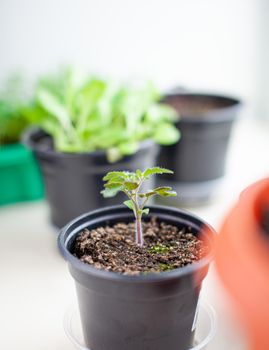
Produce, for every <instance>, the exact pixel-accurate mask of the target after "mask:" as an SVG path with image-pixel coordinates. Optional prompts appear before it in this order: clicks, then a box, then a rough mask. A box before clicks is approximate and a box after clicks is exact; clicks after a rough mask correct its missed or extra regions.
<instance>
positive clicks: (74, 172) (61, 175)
mask: <svg viewBox="0 0 269 350" xmlns="http://www.w3.org/2000/svg"><path fill="white" fill-rule="evenodd" d="M23 142H24V144H26V145H27V146H28V147H30V148H31V149H32V150H33V151H34V154H35V156H36V158H37V160H38V162H39V164H40V168H41V171H42V173H43V177H44V182H45V192H46V198H47V200H48V203H49V206H50V213H51V221H52V223H53V224H54V225H55V226H57V227H63V226H64V225H65V224H66V223H67V222H69V221H70V220H72V219H74V218H75V217H77V216H78V215H81V214H83V213H85V212H88V211H89V210H94V209H96V208H100V207H103V206H106V205H115V204H120V203H122V201H123V198H124V197H123V195H122V194H119V195H117V196H116V197H114V198H109V199H104V198H103V197H102V195H101V194H100V191H101V190H102V189H103V181H102V178H103V176H104V175H105V174H106V173H107V172H108V171H114V170H129V171H133V170H136V169H138V168H139V169H142V170H143V169H145V168H147V167H150V166H153V165H154V164H155V161H156V156H157V152H158V146H157V145H155V144H154V143H153V142H152V141H144V142H142V143H141V145H140V149H139V150H138V152H137V153H136V154H134V155H132V156H128V157H125V158H123V159H121V160H120V161H119V162H116V163H113V164H111V163H108V161H107V158H106V153H105V152H104V151H96V152H91V153H80V154H77V153H61V152H56V151H54V149H53V145H52V139H51V137H49V136H48V135H46V134H45V133H44V132H42V131H40V130H36V129H32V130H29V131H27V132H26V133H25V134H24V136H23ZM150 185H151V184H150V183H149V184H148V185H147V186H150ZM149 188H150V187H149Z"/></svg>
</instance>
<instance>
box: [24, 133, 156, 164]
mask: <svg viewBox="0 0 269 350" xmlns="http://www.w3.org/2000/svg"><path fill="white" fill-rule="evenodd" d="M35 135H37V136H38V135H40V137H41V138H42V137H45V136H48V137H49V138H51V139H52V140H53V137H52V136H51V135H49V134H47V133H46V132H45V131H43V130H42V129H41V128H38V127H31V128H28V129H26V130H25V132H24V133H23V135H22V138H21V142H22V144H23V145H25V146H26V147H27V148H30V149H31V150H32V151H34V152H36V153H39V154H46V155H50V156H53V157H55V158H73V157H78V156H80V157H89V156H90V157H93V158H100V157H105V158H106V152H107V150H95V151H91V152H89V151H88V152H60V151H56V150H55V149H53V148H52V149H42V148H40V147H38V145H39V142H38V141H36V140H34V139H33V136H35ZM153 145H155V146H157V144H156V143H155V142H154V141H153V140H152V139H146V140H142V141H141V142H139V148H138V150H137V151H136V152H135V153H133V154H131V155H128V156H123V158H126V157H131V156H133V155H135V154H136V153H137V152H139V151H143V150H145V149H147V148H150V147H151V146H153ZM121 159H122V158H121ZM121 159H120V160H119V161H121Z"/></svg>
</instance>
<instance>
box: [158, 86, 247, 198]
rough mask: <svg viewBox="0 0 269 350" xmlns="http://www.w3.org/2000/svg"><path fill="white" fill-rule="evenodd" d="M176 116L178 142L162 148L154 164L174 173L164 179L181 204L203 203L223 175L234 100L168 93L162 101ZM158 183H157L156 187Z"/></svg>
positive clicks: (234, 113) (236, 103)
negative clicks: (173, 110)
mask: <svg viewBox="0 0 269 350" xmlns="http://www.w3.org/2000/svg"><path fill="white" fill-rule="evenodd" d="M164 102H165V103H167V104H169V105H171V106H172V107H173V108H175V110H176V111H177V112H178V113H179V115H180V120H179V121H178V123H177V126H178V128H179V129H180V131H181V138H180V140H179V141H178V142H177V143H176V144H174V145H170V146H162V147H161V152H160V155H159V158H158V164H160V165H162V166H164V167H168V168H169V169H172V170H173V171H174V175H173V177H171V178H166V179H164V181H168V182H169V183H170V184H171V185H172V186H173V187H174V188H175V189H176V190H177V191H178V193H180V194H181V196H180V198H179V199H178V200H179V202H180V203H183V204H195V203H200V202H203V201H207V200H208V199H209V198H210V197H211V195H212V194H214V192H215V191H216V189H217V187H218V185H219V183H220V180H221V178H222V177H223V176H224V174H225V165H226V156H227V149H228V145H229V140H230V136H231V130H232V126H233V123H234V121H235V119H236V117H237V114H238V111H239V108H240V105H241V103H240V101H239V100H238V99H235V98H232V97H227V96H221V95H211V94H202V93H190V92H182V93H176V92H175V93H172V94H169V95H167V96H166V97H165V98H164ZM161 184H162V182H160V185H161Z"/></svg>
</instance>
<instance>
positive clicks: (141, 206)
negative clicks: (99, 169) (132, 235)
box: [101, 167, 177, 246]
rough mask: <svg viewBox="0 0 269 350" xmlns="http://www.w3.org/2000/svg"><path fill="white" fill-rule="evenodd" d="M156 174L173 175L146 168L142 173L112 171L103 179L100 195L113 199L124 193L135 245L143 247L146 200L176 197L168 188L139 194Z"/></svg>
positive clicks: (165, 170)
mask: <svg viewBox="0 0 269 350" xmlns="http://www.w3.org/2000/svg"><path fill="white" fill-rule="evenodd" d="M156 174H173V171H171V170H168V169H164V168H159V167H154V168H148V169H146V170H145V171H143V172H142V171H141V170H139V169H138V170H136V172H128V171H112V172H109V173H107V174H106V176H105V177H104V178H103V180H104V181H106V183H105V184H104V187H105V189H104V190H103V191H102V192H101V193H102V194H103V196H104V197H105V198H109V197H114V196H115V195H116V194H117V193H118V192H123V193H125V194H126V196H127V197H128V198H129V199H128V200H127V201H125V202H124V204H125V205H126V206H127V207H128V208H130V209H131V210H133V212H134V216H135V221H136V224H135V227H136V243H137V244H138V245H139V246H143V230H142V215H143V214H148V213H149V209H148V208H145V205H146V204H147V202H148V200H149V199H150V198H151V197H153V196H156V195H158V196H163V197H171V196H176V195H177V194H176V192H174V191H172V188H171V187H168V186H167V187H156V188H154V189H152V190H148V191H146V192H140V190H141V186H142V185H143V183H144V182H145V181H147V180H148V179H149V178H150V177H151V176H153V175H156Z"/></svg>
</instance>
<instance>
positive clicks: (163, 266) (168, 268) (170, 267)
mask: <svg viewBox="0 0 269 350" xmlns="http://www.w3.org/2000/svg"><path fill="white" fill-rule="evenodd" d="M159 267H160V270H161V271H171V270H173V269H174V268H175V267H174V266H173V265H171V264H164V263H160V264H159Z"/></svg>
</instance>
